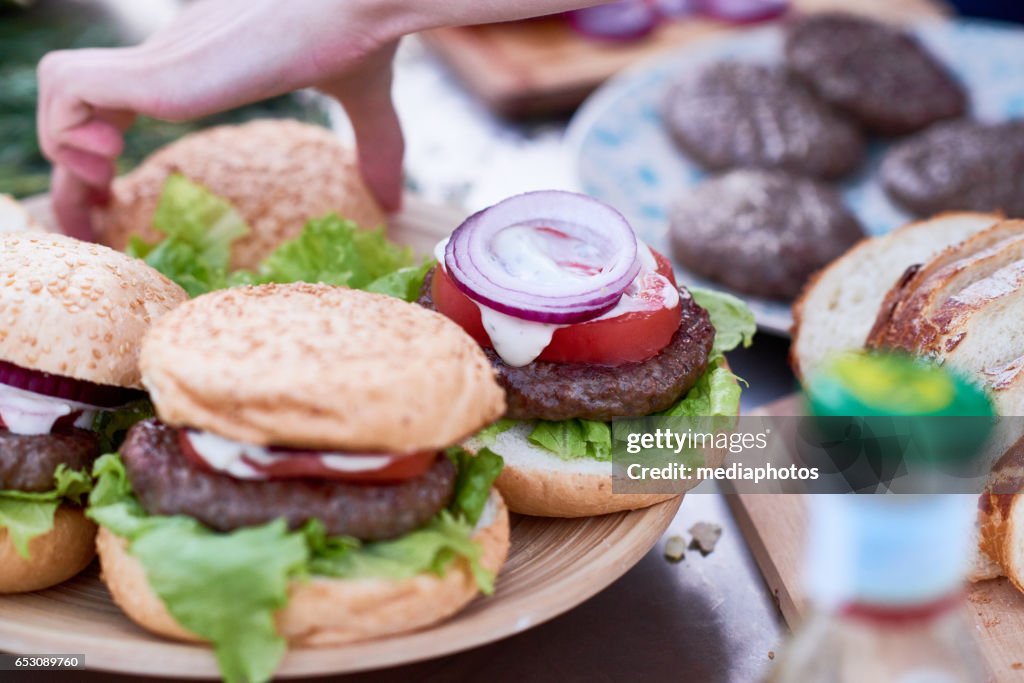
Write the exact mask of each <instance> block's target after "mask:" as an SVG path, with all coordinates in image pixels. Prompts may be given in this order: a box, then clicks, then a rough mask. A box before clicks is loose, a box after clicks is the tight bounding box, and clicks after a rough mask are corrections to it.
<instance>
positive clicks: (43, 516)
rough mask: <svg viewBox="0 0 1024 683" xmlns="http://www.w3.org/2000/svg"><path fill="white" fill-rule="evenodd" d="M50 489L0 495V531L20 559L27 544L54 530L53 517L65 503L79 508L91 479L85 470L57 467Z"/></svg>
mask: <svg viewBox="0 0 1024 683" xmlns="http://www.w3.org/2000/svg"><path fill="white" fill-rule="evenodd" d="M53 484H54V486H53V488H52V489H50V490H49V491H43V492H39V493H33V492H28V491H0V527H2V528H4V529H6V530H7V533H8V534H9V535H10V537H11V541H12V542H13V543H14V549H15V550H16V551H17V553H18V554H19V555H21V556H22V557H24V558H28V556H29V554H28V544H29V542H30V541H31V540H32V539H33V538H35V537H36V536H42V535H43V534H46V533H49V532H50V530H52V529H53V516H54V514H56V512H57V508H58V507H59V506H60V504H61V503H62V502H64V501H65V500H67V501H70V502H72V503H75V504H81V502H82V496H84V495H85V494H87V493H88V492H89V490H90V489H91V488H92V477H90V476H89V473H88V472H86V471H84V470H69V469H68V468H67V467H66V466H64V465H60V466H58V467H57V469H56V471H55V472H54V474H53Z"/></svg>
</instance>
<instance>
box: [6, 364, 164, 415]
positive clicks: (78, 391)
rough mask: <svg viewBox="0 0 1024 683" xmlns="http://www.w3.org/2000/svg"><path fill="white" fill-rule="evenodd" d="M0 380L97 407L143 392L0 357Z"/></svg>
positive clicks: (123, 401)
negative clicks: (25, 366) (3, 359)
mask: <svg viewBox="0 0 1024 683" xmlns="http://www.w3.org/2000/svg"><path fill="white" fill-rule="evenodd" d="M0 384H6V385H7V386H9V387H14V388H15V389H23V390H25V391H31V392H33V393H36V394H42V395H43V396H51V397H53V398H62V399H65V400H68V401H74V402H75V403H84V404H86V405H89V406H94V407H97V408H118V407H120V406H123V405H124V404H126V403H131V402H132V401H136V400H138V399H141V398H145V396H146V394H145V392H142V391H137V390H135V389H125V388H124V387H115V386H110V385H107V384H96V383H94V382H88V381H86V380H81V379H73V378H71V377H64V376H62V375H52V374H50V373H48V372H41V371H39V370H29V369H28V368H23V367H21V366H20V365H15V364H14V363H8V362H7V361H2V360H0Z"/></svg>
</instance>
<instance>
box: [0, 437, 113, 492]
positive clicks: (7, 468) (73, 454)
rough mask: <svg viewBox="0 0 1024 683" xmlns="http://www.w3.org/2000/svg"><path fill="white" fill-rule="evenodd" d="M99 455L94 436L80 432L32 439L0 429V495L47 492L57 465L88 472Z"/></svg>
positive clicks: (50, 487)
mask: <svg viewBox="0 0 1024 683" xmlns="http://www.w3.org/2000/svg"><path fill="white" fill-rule="evenodd" d="M99 455H100V446H99V442H98V441H97V440H96V435H95V434H93V433H92V432H89V431H86V430H84V429H72V430H70V431H68V432H67V433H59V434H39V435H33V436H25V435H22V434H12V433H10V432H9V431H7V430H6V429H0V491H3V490H7V491H30V492H34V493H41V492H43V491H49V490H51V489H53V473H54V472H55V471H56V470H57V468H58V467H59V466H60V465H66V466H67V467H68V469H71V470H83V469H88V468H89V467H91V466H92V461H93V460H95V459H96V458H97V457H99Z"/></svg>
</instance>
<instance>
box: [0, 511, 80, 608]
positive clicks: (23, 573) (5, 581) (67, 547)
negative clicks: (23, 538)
mask: <svg viewBox="0 0 1024 683" xmlns="http://www.w3.org/2000/svg"><path fill="white" fill-rule="evenodd" d="M95 538H96V525H95V524H93V523H92V522H91V521H90V520H89V519H87V518H86V516H85V514H84V513H83V512H82V510H81V508H76V507H71V506H69V505H61V506H60V507H58V508H57V511H56V513H54V516H53V529H51V530H50V531H49V532H48V533H45V534H43V535H42V536H36V537H35V538H33V539H32V540H31V541H29V543H28V559H26V558H24V557H22V556H21V555H19V554H18V551H17V550H15V549H14V543H13V542H12V541H11V538H10V536H9V535H8V533H7V529H5V528H4V527H3V526H2V525H0V593H27V592H29V591H38V590H42V589H44V588H49V587H50V586H56V585H57V584H58V583H61V582H63V581H67V580H68V579H70V578H71V577H72V576H74V575H75V574H77V573H78V572H80V571H82V570H83V569H85V568H86V566H88V564H89V563H90V562H92V558H93V556H94V555H95V554H96V551H95V543H94V540H93V539H95Z"/></svg>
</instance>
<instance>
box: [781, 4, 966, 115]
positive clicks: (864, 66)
mask: <svg viewBox="0 0 1024 683" xmlns="http://www.w3.org/2000/svg"><path fill="white" fill-rule="evenodd" d="M785 54H786V64H787V65H788V66H789V68H791V69H792V70H793V71H794V72H795V73H796V74H798V75H799V76H800V77H801V78H803V79H805V80H806V81H807V82H808V84H810V86H811V88H813V89H814V90H815V91H816V92H817V94H818V95H820V96H821V97H822V99H824V100H825V101H826V102H828V103H830V104H832V105H833V106H835V107H837V108H839V109H840V110H842V111H845V112H846V113H848V114H849V115H851V116H852V117H853V118H855V119H856V120H857V121H859V122H860V123H861V124H862V125H863V126H864V127H865V128H867V129H868V130H870V131H873V132H875V133H879V134H881V135H904V134H906V133H912V132H914V131H916V130H920V129H922V128H924V127H926V126H928V125H930V124H932V123H934V122H935V121H939V120H942V119H950V118H956V117H958V116H961V115H963V114H964V112H965V111H966V109H967V95H966V94H965V93H964V90H963V88H962V87H961V86H960V84H959V83H958V82H957V80H956V79H955V78H954V77H953V75H952V74H951V73H950V72H949V70H948V69H947V68H946V67H945V66H944V65H943V64H942V63H941V62H939V61H938V60H937V59H936V58H935V57H933V56H932V55H931V54H930V53H929V52H928V50H927V49H926V48H925V46H924V45H923V44H922V43H921V42H920V41H919V40H918V39H917V38H916V37H914V36H913V35H911V34H909V33H905V32H903V31H900V30H899V29H896V28H893V27H891V26H889V25H887V24H884V23H881V22H877V21H872V20H870V19H865V18H861V17H856V16H853V15H850V14H840V13H827V12H826V13H818V14H813V15H808V16H807V17H805V18H803V19H801V20H799V21H797V22H795V23H793V24H792V25H791V26H790V27H789V31H788V33H787V35H786V44H785Z"/></svg>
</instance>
